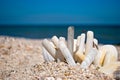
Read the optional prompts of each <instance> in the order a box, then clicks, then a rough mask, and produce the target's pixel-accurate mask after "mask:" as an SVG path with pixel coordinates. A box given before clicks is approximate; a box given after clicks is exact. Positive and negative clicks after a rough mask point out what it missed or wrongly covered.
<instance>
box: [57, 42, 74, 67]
mask: <svg viewBox="0 0 120 80" xmlns="http://www.w3.org/2000/svg"><path fill="white" fill-rule="evenodd" d="M59 49H60V51H61V53H62V54H63V56H64V57H65V59H66V61H67V63H68V64H69V65H73V66H74V65H76V64H75V61H74V59H73V57H72V55H71V53H70V51H69V49H68V48H67V46H66V45H65V43H64V42H63V41H59Z"/></svg>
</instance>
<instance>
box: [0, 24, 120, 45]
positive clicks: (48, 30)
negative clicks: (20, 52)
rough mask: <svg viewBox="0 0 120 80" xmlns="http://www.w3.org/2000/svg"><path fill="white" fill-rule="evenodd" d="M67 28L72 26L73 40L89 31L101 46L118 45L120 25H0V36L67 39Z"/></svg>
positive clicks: (119, 42)
mask: <svg viewBox="0 0 120 80" xmlns="http://www.w3.org/2000/svg"><path fill="white" fill-rule="evenodd" d="M69 26H74V29H75V38H77V36H79V35H80V34H81V33H86V32H87V31H89V30H91V31H93V32H94V36H95V38H97V39H98V41H99V43H101V44H120V25H78V24H73V25H0V36H12V37H22V38H30V39H43V38H51V37H52V36H54V35H56V36H58V37H60V36H63V37H65V38H66V39H67V28H68V27H69Z"/></svg>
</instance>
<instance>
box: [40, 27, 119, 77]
mask: <svg viewBox="0 0 120 80" xmlns="http://www.w3.org/2000/svg"><path fill="white" fill-rule="evenodd" d="M85 36H86V37H85ZM85 38H86V39H85ZM85 41H86V42H85ZM42 45H43V47H42V49H43V50H42V54H43V57H44V60H45V61H46V62H51V61H56V62H66V63H68V64H69V65H72V66H75V65H76V64H77V63H79V64H80V67H81V68H83V69H87V68H89V67H90V65H92V64H93V65H95V66H97V67H98V70H99V71H101V72H103V73H105V74H108V75H110V76H112V75H113V72H114V71H115V70H116V69H117V68H118V66H120V62H119V61H118V52H117V50H116V48H115V47H114V46H113V45H98V40H97V39H96V38H94V33H93V32H92V31H88V32H87V34H86V35H85V33H82V34H81V35H80V36H78V37H77V39H74V27H69V28H68V37H67V41H66V40H65V38H64V37H59V38H58V37H57V36H53V37H52V38H51V39H50V40H48V39H44V40H43V41H42Z"/></svg>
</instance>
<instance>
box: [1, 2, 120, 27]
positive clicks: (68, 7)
mask: <svg viewBox="0 0 120 80" xmlns="http://www.w3.org/2000/svg"><path fill="white" fill-rule="evenodd" d="M0 24H115V25H120V0H0Z"/></svg>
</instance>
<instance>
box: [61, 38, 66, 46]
mask: <svg viewBox="0 0 120 80" xmlns="http://www.w3.org/2000/svg"><path fill="white" fill-rule="evenodd" d="M59 41H63V42H64V43H65V45H67V43H66V40H65V38H64V37H59Z"/></svg>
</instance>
